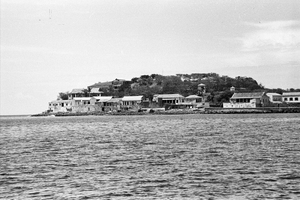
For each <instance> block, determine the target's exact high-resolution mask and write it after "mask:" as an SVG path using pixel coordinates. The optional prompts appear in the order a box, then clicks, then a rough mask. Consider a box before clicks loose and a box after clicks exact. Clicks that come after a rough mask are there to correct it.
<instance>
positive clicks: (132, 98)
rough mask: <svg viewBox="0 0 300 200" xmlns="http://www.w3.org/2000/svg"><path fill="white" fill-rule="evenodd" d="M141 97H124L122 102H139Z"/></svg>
mask: <svg viewBox="0 0 300 200" xmlns="http://www.w3.org/2000/svg"><path fill="white" fill-rule="evenodd" d="M142 99H143V96H124V97H123V98H122V101H141V100H142Z"/></svg>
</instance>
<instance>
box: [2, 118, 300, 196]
mask: <svg viewBox="0 0 300 200" xmlns="http://www.w3.org/2000/svg"><path fill="white" fill-rule="evenodd" d="M0 122H1V127H0V128H1V129H0V199H203V200H204V199H205V200H206V199H210V200H213V199H214V200H221V199H223V200H224V199H236V200H245V199H251V200H258V199H294V200H296V199H300V115H299V114H256V115H252V114H231V115H209V114H202V115H201V114H200V115H199V114H198V115H170V116H167V115H164V116H160V115H148V116H85V117H61V118H60V117H39V118H32V117H1V118H0Z"/></svg>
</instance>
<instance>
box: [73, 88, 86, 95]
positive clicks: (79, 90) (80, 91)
mask: <svg viewBox="0 0 300 200" xmlns="http://www.w3.org/2000/svg"><path fill="white" fill-rule="evenodd" d="M83 90H84V89H73V90H72V91H71V92H70V94H83V93H84V92H83Z"/></svg>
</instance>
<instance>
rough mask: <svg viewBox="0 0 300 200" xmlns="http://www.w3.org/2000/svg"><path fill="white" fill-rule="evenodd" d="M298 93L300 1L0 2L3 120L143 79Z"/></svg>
mask: <svg viewBox="0 0 300 200" xmlns="http://www.w3.org/2000/svg"><path fill="white" fill-rule="evenodd" d="M201 72H215V73H218V74H220V75H228V76H231V77H236V76H250V77H252V78H254V79H256V80H257V81H258V82H259V83H261V84H262V85H264V86H265V87H268V88H283V89H286V88H300V1H299V0H285V1H282V0H269V1H267V0H258V1H254V0H247V1H239V0H218V1H204V0H202V1H201V0H194V1H193V0H179V1H178V0H177V1H176V0H145V1H140V0H127V1H126V0H107V1H105V0H96V1H89V0H82V1H76V0H69V1H63V0H57V1H55V0H1V85H0V87H1V104H0V108H1V109H0V114H2V115H3V114H31V113H40V112H42V111H44V110H46V109H47V108H48V102H49V101H52V100H55V99H56V97H57V94H58V93H59V92H65V91H71V90H72V89H73V88H86V87H87V86H88V85H91V84H93V83H96V82H99V81H101V82H104V81H111V80H113V79H115V78H122V79H129V80H130V79H131V78H132V77H135V76H138V77H139V76H140V75H143V74H149V75H150V74H153V73H157V74H163V75H175V74H178V73H188V74H189V73H201Z"/></svg>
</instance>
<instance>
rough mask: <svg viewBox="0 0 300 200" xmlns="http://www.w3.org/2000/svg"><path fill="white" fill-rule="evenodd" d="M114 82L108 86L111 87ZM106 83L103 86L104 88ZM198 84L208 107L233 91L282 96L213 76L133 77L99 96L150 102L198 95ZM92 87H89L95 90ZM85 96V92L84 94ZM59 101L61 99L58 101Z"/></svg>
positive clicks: (252, 84) (253, 84) (240, 79)
mask: <svg viewBox="0 0 300 200" xmlns="http://www.w3.org/2000/svg"><path fill="white" fill-rule="evenodd" d="M116 80H117V79H116ZM113 82H114V81H112V82H111V83H112V84H113ZM107 83H110V82H105V84H107ZM200 83H202V84H205V86H206V94H205V95H206V97H207V100H208V101H209V102H210V103H211V104H212V105H216V106H219V105H222V103H223V102H227V101H229V98H230V97H231V96H232V94H233V92H232V91H230V88H231V87H232V86H233V87H235V90H236V91H239V92H257V91H270V92H278V93H282V92H284V90H282V89H280V88H278V89H272V90H271V89H266V88H264V87H263V86H262V85H261V84H258V83H257V81H256V80H254V79H253V78H251V77H241V76H238V77H235V78H231V77H229V76H220V75H218V74H216V73H193V74H176V75H173V76H163V75H160V74H151V75H141V76H140V77H134V78H132V79H131V80H130V81H122V84H120V86H119V87H117V88H115V87H113V85H111V87H105V88H101V89H100V90H101V91H102V92H103V94H102V95H103V96H114V97H123V96H127V95H128V96H132V95H144V97H145V98H148V99H150V100H151V99H152V98H153V95H154V94H172V93H179V94H181V95H183V96H188V95H193V94H198V85H199V84H200ZM97 84H98V85H99V84H101V82H99V83H95V84H94V85H92V86H89V87H93V86H94V87H96V86H97ZM85 93H86V96H88V95H89V94H88V90H85ZM66 94H67V93H63V92H62V93H60V94H59V98H61V99H65V98H66V97H67V95H66ZM62 97H63V98H62Z"/></svg>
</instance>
